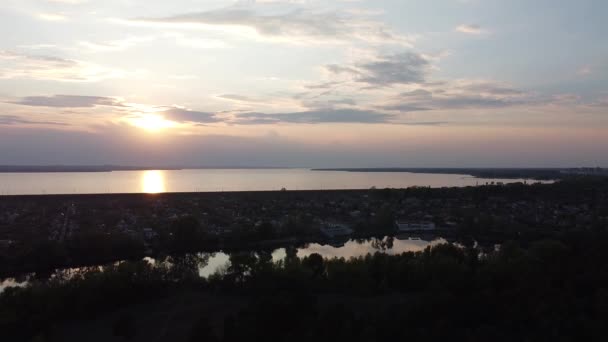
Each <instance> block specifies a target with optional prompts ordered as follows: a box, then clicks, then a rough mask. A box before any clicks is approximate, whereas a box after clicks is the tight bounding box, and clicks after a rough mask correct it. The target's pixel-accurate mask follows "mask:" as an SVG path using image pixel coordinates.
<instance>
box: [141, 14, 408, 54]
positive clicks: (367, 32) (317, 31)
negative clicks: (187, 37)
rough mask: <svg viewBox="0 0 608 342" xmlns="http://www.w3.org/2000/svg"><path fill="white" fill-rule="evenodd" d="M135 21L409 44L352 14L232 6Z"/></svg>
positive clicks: (297, 38)
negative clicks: (269, 11)
mask: <svg viewBox="0 0 608 342" xmlns="http://www.w3.org/2000/svg"><path fill="white" fill-rule="evenodd" d="M133 21H135V22H150V23H160V24H190V25H191V24H198V25H211V26H227V27H245V28H249V29H252V30H253V31H254V32H255V33H256V34H257V35H258V36H260V37H265V38H269V39H275V40H276V39H278V40H283V41H287V42H309V43H315V42H317V43H318V42H327V41H331V42H339V41H342V42H344V41H346V42H348V41H352V40H359V41H366V42H370V43H398V44H404V45H410V43H411V42H410V39H408V38H406V37H404V36H402V35H398V34H396V33H393V32H391V30H389V29H388V28H387V27H386V26H385V25H384V24H382V23H379V22H376V21H372V20H369V19H366V18H364V17H361V16H354V15H352V14H338V13H336V12H311V11H307V10H303V9H296V10H292V11H289V12H285V13H281V14H260V13H258V12H256V11H254V10H252V9H248V8H239V7H230V8H225V9H219V10H212V11H206V12H195V13H185V14H180V15H175V16H170V17H160V18H140V19H136V20H133Z"/></svg>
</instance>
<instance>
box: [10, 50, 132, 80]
mask: <svg viewBox="0 0 608 342" xmlns="http://www.w3.org/2000/svg"><path fill="white" fill-rule="evenodd" d="M125 75H126V73H125V72H124V71H122V70H117V69H110V68H106V67H102V66H99V65H96V64H93V63H87V62H82V61H77V60H71V59H64V58H60V57H55V56H44V55H27V54H21V53H16V52H12V51H0V79H38V80H53V81H73V82H96V81H101V80H105V79H109V78H122V77H124V76H125Z"/></svg>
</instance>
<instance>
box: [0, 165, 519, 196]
mask: <svg viewBox="0 0 608 342" xmlns="http://www.w3.org/2000/svg"><path fill="white" fill-rule="evenodd" d="M522 181H523V180H522V179H484V178H474V177H471V176H468V175H457V174H426V173H407V172H343V171H311V170H309V169H198V170H167V171H160V170H148V171H114V172H58V173H0V194H1V195H29V194H91V193H163V192H199V191H200V192H211V191H263V190H280V189H282V188H285V189H287V190H330V189H368V188H371V187H377V188H406V187H411V186H431V187H446V186H448V187H451V186H473V185H482V184H485V183H489V182H504V183H512V182H522Z"/></svg>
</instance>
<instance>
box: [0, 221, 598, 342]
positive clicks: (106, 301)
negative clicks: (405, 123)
mask: <svg viewBox="0 0 608 342" xmlns="http://www.w3.org/2000/svg"><path fill="white" fill-rule="evenodd" d="M230 260H231V266H230V267H228V268H226V269H225V270H223V271H222V272H220V273H219V274H216V275H213V276H211V277H210V278H209V279H203V278H200V277H198V267H199V266H200V265H201V264H204V263H205V262H206V260H204V259H202V258H201V257H198V256H196V255H189V256H183V257H173V258H168V259H167V260H165V261H163V262H157V263H155V265H154V266H153V265H151V264H150V263H148V262H146V261H140V262H123V263H120V264H118V265H111V266H106V267H104V268H90V269H82V270H81V271H80V272H78V273H77V274H72V275H70V276H69V277H68V275H63V276H62V275H58V276H56V277H54V278H52V279H51V280H49V281H45V282H39V283H36V282H33V283H32V284H31V285H30V286H29V287H27V288H9V289H7V290H5V291H4V292H3V293H2V294H1V295H0V329H1V330H0V331H2V334H3V336H5V337H10V338H9V340H11V338H12V339H13V340H16V341H20V340H26V341H27V340H30V339H34V340H36V341H64V340H67V341H69V340H87V341H97V340H100V341H101V340H115V341H126V340H133V341H149V340H151V338H152V337H153V338H154V340H173V341H180V340H182V341H238V340H245V339H247V340H254V341H262V340H267V341H310V340H311V339H321V340H349V341H382V340H387V339H408V340H414V341H417V340H421V341H440V340H445V339H455V340H468V341H487V340H493V341H512V340H518V341H527V340H529V341H539V340H553V341H571V340H606V338H607V337H608V325H607V324H606V323H608V267H606V265H605V261H606V260H608V236H607V235H606V234H605V233H599V232H595V233H577V234H576V235H569V236H562V237H561V238H555V239H552V240H541V241H536V242H531V243H528V244H526V245H522V244H520V243H515V242H508V243H505V244H503V245H502V247H501V248H500V249H499V250H498V251H495V252H490V253H480V251H479V250H477V249H475V248H473V247H464V248H461V247H456V246H453V245H447V244H446V245H439V246H436V247H433V248H427V249H426V250H425V251H423V252H417V253H414V252H409V253H404V254H401V255H397V256H389V255H385V254H379V253H378V254H375V255H369V256H367V257H364V258H358V259H351V260H344V259H334V260H323V259H322V258H321V257H320V256H319V255H317V254H313V255H311V256H309V257H306V258H303V259H300V258H298V257H297V256H296V255H295V250H293V249H288V252H287V257H286V258H285V259H284V260H283V261H280V262H278V263H273V262H272V258H271V255H270V253H264V252H260V253H239V254H233V255H231V257H230Z"/></svg>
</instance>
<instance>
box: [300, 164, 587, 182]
mask: <svg viewBox="0 0 608 342" xmlns="http://www.w3.org/2000/svg"><path fill="white" fill-rule="evenodd" d="M572 170H579V169H568V168H399V167H389V168H323V169H312V171H343V172H409V173H431V174H458V175H470V176H472V177H475V178H488V179H533V180H557V179H562V178H565V177H566V176H568V175H569V174H570V173H569V171H572Z"/></svg>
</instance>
